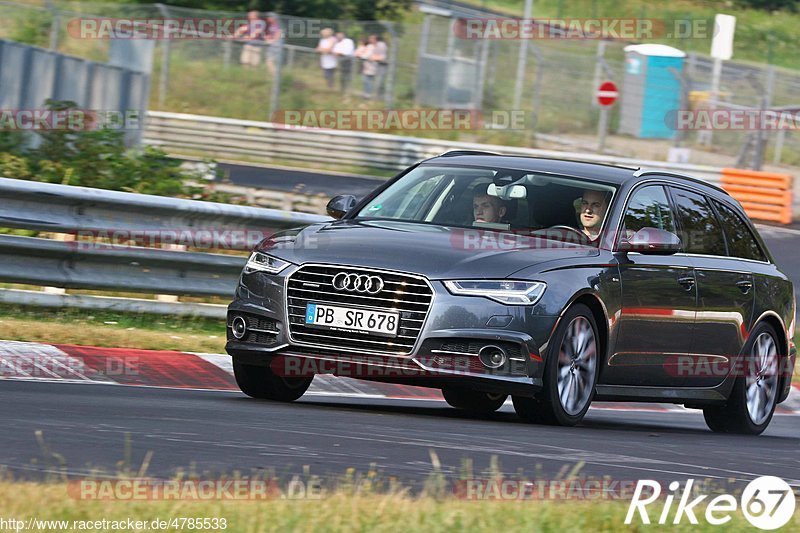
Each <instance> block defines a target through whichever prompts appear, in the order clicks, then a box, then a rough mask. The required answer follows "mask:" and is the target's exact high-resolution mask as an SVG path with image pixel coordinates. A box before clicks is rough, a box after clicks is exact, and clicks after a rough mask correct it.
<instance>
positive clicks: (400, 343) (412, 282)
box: [287, 265, 433, 355]
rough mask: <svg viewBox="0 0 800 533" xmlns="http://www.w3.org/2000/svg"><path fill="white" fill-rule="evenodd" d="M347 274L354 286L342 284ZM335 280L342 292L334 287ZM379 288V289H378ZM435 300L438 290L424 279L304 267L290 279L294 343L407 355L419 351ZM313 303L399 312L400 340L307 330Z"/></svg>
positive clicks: (382, 273) (290, 333) (346, 332)
mask: <svg viewBox="0 0 800 533" xmlns="http://www.w3.org/2000/svg"><path fill="white" fill-rule="evenodd" d="M348 275H350V278H349V280H350V281H351V282H350V283H349V284H345V283H342V281H343V280H344V279H345V277H346V276H348ZM336 276H339V277H338V278H336ZM334 278H336V280H337V286H338V287H339V289H336V288H334V284H333V282H334ZM375 278H377V279H375ZM359 280H360V283H359ZM378 280H380V281H381V282H382V283H379V282H378ZM376 287H380V290H378V291H376V290H375V289H376ZM370 293H374V294H370ZM432 301H433V289H432V288H431V286H430V284H429V283H428V282H427V281H426V280H425V279H424V278H421V277H417V276H411V275H408V274H401V273H396V272H386V271H382V270H381V271H379V270H373V269H368V268H357V267H341V266H326V265H305V266H302V267H300V268H299V269H298V270H296V271H295V272H293V273H292V274H291V275H290V276H289V278H288V281H287V313H288V318H289V339H290V340H291V341H292V342H295V343H298V344H306V345H313V346H319V347H329V348H341V349H347V350H348V351H351V352H361V353H374V354H381V355H408V354H410V353H411V352H412V351H413V349H414V345H415V344H416V342H417V338H418V337H419V333H420V331H421V330H422V326H423V324H424V323H425V317H426V316H427V314H428V311H429V310H430V306H431V302H432ZM308 303H316V304H322V305H326V304H327V305H338V306H349V307H353V308H362V309H363V308H366V309H372V310H376V311H383V312H390V313H399V315H400V322H399V324H398V329H397V336H396V337H390V338H387V337H381V336H378V335H371V334H369V333H362V332H357V331H341V330H321V329H316V328H310V327H307V326H306V325H305V316H306V305H307V304H308Z"/></svg>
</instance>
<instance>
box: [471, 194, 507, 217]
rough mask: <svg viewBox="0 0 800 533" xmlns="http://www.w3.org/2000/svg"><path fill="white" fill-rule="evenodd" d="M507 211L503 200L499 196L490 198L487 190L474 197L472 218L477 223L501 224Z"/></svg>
mask: <svg viewBox="0 0 800 533" xmlns="http://www.w3.org/2000/svg"><path fill="white" fill-rule="evenodd" d="M506 211H507V208H506V206H505V205H503V200H501V199H500V198H498V197H497V196H490V195H489V194H487V192H486V189H484V190H482V191H478V192H476V193H475V195H474V196H473V197H472V216H473V217H474V219H475V222H491V223H497V222H500V221H501V219H502V218H503V217H504V216H505V215H506Z"/></svg>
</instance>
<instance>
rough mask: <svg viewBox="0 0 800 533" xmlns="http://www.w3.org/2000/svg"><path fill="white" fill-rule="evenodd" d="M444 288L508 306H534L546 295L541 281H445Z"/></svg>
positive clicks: (544, 284)
mask: <svg viewBox="0 0 800 533" xmlns="http://www.w3.org/2000/svg"><path fill="white" fill-rule="evenodd" d="M444 286H445V287H447V290H449V291H450V292H451V293H453V294H457V295H460V296H483V297H485V298H489V299H491V300H495V301H497V302H500V303H504V304H508V305H533V304H535V303H536V302H538V301H539V298H541V297H542V295H543V294H544V290H545V289H546V288H547V284H546V283H544V282H541V281H512V280H474V281H472V280H465V281H445V282H444Z"/></svg>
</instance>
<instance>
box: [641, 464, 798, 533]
mask: <svg viewBox="0 0 800 533" xmlns="http://www.w3.org/2000/svg"><path fill="white" fill-rule="evenodd" d="M693 486H694V480H693V479H689V480H687V481H686V485H684V487H683V490H681V485H680V483H679V482H678V481H673V482H672V483H670V484H669V491H670V492H669V493H667V495H666V498H664V500H663V502H664V505H663V507H661V508H660V510H661V513H660V514H659V513H658V511H657V510H656V509H651V511H655V513H654V516H653V521H655V522H657V523H658V524H662V525H663V524H668V523H672V524H681V523H684V522H683V521H684V519H685V520H687V521H688V522H689V523H691V524H698V523H699V522H698V520H697V517H698V516H702V517H703V518H705V521H706V522H707V523H709V524H711V525H715V526H719V525H723V524H726V523H728V522H730V520H731V518H732V514H733V513H735V512H736V511H737V509H741V512H742V513H743V514H744V517H745V518H746V519H747V521H748V522H750V524H751V525H753V526H755V527H757V528H758V529H764V530H773V529H778V528H781V527H783V526H785V525H786V524H787V523H788V522H789V520H791V518H792V515H794V509H795V504H796V501H795V495H794V492H793V491H792V487H791V486H789V484H788V483H786V482H785V481H784V480H782V479H781V478H778V477H773V476H763V477H759V478H756V479H754V480H753V481H751V482H750V483H748V485H747V486H746V487H745V489H744V491H742V494H741V499H740V500H739V501H737V500H736V498H735V497H734V496H732V495H731V494H720V495H718V496H715V497H714V498H712V499H711V500H710V501H708V502H707V503H706V504H705V513H703V514H702V515H701V514H700V512H701V511H700V509H698V508H697V507H699V504H700V503H701V502H703V501H704V500H705V499H706V498H708V495H707V494H701V495H700V496H696V497H694V498H692V496H694V495H693V494H692V487H693ZM661 493H662V489H661V484H660V483H659V482H658V481H653V480H650V479H642V480H639V481H638V483H637V484H636V489H635V490H634V493H633V498H632V500H631V504H630V506H629V507H628V514H627V515H626V516H625V523H626V524H631V523H632V522H633V520H634V517H635V516H636V514H637V513H638V515H639V520H641V522H642V523H643V524H650V523H651V517H650V514H649V512H648V506H649V505H651V504H653V503H655V502H657V501H658V500H659V497H660V496H661ZM690 498H691V499H690ZM676 499H677V500H678V503H677V505H676V506H675V510H674V512H673V503H674V501H675V500H676ZM656 515H657V518H656Z"/></svg>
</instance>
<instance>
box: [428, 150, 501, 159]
mask: <svg viewBox="0 0 800 533" xmlns="http://www.w3.org/2000/svg"><path fill="white" fill-rule="evenodd" d="M457 155H503V154H499V153H497V152H487V151H484V150H449V151H447V152H445V153H443V154H439V156H438V157H454V156H457Z"/></svg>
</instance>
